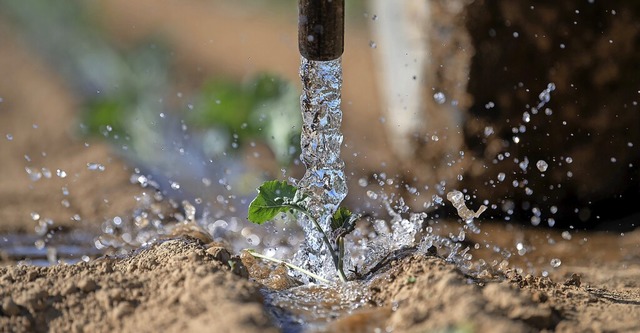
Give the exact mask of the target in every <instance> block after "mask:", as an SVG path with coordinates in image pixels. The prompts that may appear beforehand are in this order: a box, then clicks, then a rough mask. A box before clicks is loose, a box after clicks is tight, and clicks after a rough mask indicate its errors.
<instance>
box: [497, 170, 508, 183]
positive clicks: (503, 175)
mask: <svg viewBox="0 0 640 333" xmlns="http://www.w3.org/2000/svg"><path fill="white" fill-rule="evenodd" d="M505 177H506V175H505V174H504V172H501V173H499V174H498V180H499V181H501V182H502V181H504V178H505Z"/></svg>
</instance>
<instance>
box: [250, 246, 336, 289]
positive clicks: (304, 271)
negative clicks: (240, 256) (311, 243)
mask: <svg viewBox="0 0 640 333" xmlns="http://www.w3.org/2000/svg"><path fill="white" fill-rule="evenodd" d="M245 251H247V252H249V254H251V255H252V256H254V257H256V258H260V259H264V260H268V261H272V262H275V263H277V264H283V265H285V266H287V267H289V268H291V269H295V270H296V271H298V272H300V273H302V274H306V275H308V276H310V277H312V278H314V279H316V280H318V281H320V282H323V283H326V284H331V281H329V280H327V279H324V278H322V277H320V276H318V275H316V274H314V273H312V272H310V271H308V270H306V269H304V268H302V267H298V266H296V265H294V264H290V263H288V262H286V261H282V260H280V259H276V258H272V257H268V256H265V255H263V254H260V253H258V252H255V251H254V250H251V249H245Z"/></svg>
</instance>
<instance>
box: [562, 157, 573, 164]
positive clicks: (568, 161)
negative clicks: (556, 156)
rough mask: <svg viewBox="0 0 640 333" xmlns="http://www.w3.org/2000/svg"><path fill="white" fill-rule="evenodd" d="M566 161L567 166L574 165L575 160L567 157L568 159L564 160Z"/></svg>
mask: <svg viewBox="0 0 640 333" xmlns="http://www.w3.org/2000/svg"><path fill="white" fill-rule="evenodd" d="M564 161H565V162H567V164H571V163H573V158H571V157H567V158H565V159H564Z"/></svg>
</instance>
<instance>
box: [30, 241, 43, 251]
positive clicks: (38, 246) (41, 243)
mask: <svg viewBox="0 0 640 333" xmlns="http://www.w3.org/2000/svg"><path fill="white" fill-rule="evenodd" d="M33 245H34V246H35V247H36V249H38V250H42V249H44V246H45V242H44V240H42V239H38V240H37V241H35V242H34V243H33Z"/></svg>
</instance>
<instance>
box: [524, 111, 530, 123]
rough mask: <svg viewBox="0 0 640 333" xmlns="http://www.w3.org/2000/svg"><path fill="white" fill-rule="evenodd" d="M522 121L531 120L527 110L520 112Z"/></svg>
mask: <svg viewBox="0 0 640 333" xmlns="http://www.w3.org/2000/svg"><path fill="white" fill-rule="evenodd" d="M522 121H524V122H525V123H528V122H530V121H531V115H530V114H529V112H525V113H523V114H522Z"/></svg>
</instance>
